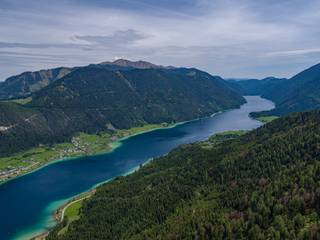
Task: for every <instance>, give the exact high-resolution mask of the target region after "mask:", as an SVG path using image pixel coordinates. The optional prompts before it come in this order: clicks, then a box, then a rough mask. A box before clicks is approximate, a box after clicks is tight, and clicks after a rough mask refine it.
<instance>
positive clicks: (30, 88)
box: [0, 67, 71, 99]
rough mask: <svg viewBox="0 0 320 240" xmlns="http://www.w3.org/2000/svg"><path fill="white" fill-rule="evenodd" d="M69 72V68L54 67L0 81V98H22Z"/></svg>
mask: <svg viewBox="0 0 320 240" xmlns="http://www.w3.org/2000/svg"><path fill="white" fill-rule="evenodd" d="M70 72H71V69H70V68H64V67H60V68H54V69H48V70H40V71H36V72H24V73H21V74H20V75H17V76H12V77H9V78H7V79H6V80H5V81H4V82H0V99H13V98H24V97H27V96H30V95H31V94H32V93H34V92H36V91H39V90H40V89H42V88H44V87H46V86H48V85H49V84H50V83H52V82H54V81H55V80H57V79H59V78H61V77H64V76H65V75H67V74H68V73H70Z"/></svg>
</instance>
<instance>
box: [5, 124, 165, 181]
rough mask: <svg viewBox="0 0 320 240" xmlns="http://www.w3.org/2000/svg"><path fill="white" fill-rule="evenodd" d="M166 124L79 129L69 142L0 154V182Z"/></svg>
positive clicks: (104, 149)
mask: <svg viewBox="0 0 320 240" xmlns="http://www.w3.org/2000/svg"><path fill="white" fill-rule="evenodd" d="M168 126H169V124H166V123H163V124H150V125H145V126H141V127H135V128H131V129H123V130H114V131H112V132H111V131H110V132H100V133H98V134H87V133H79V134H77V135H76V136H74V137H73V139H72V141H71V142H66V143H59V144H53V145H44V146H39V147H36V148H32V149H30V150H28V151H24V152H20V153H17V154H15V155H13V156H10V157H3V158H0V183H1V182H4V181H6V180H8V179H10V178H13V177H16V176H19V175H22V174H25V173H28V172H30V171H32V170H34V169H36V168H39V167H41V166H43V165H45V164H48V163H50V162H52V161H54V160H57V159H63V158H68V157H78V156H84V155H95V154H98V153H104V152H108V151H111V150H112V148H113V147H114V145H113V143H115V142H117V140H119V139H121V138H124V137H129V136H132V135H135V134H139V133H142V132H146V131H150V130H154V129H157V128H164V127H168Z"/></svg>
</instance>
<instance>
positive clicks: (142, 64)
mask: <svg viewBox="0 0 320 240" xmlns="http://www.w3.org/2000/svg"><path fill="white" fill-rule="evenodd" d="M101 65H113V66H119V67H128V68H137V69H149V68H153V69H160V68H164V69H172V68H174V67H170V66H161V65H156V64H153V63H150V62H146V61H130V60H126V59H118V60H116V61H114V62H103V63H101Z"/></svg>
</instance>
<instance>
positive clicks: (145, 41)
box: [0, 0, 320, 80]
mask: <svg viewBox="0 0 320 240" xmlns="http://www.w3.org/2000/svg"><path fill="white" fill-rule="evenodd" d="M0 23H1V24H0V33H1V34H0V80H4V79H5V78H6V77H8V76H10V75H13V74H18V73H20V72H23V71H27V70H39V69H45V68H52V67H57V66H79V65H86V64H89V63H98V62H103V61H108V60H109V61H110V60H114V59H117V58H127V59H131V60H140V59H142V60H147V61H151V62H154V63H157V64H162V65H174V66H186V67H197V68H200V69H203V70H206V71H208V72H210V73H212V74H214V75H221V76H223V77H240V78H244V77H258V78H263V77H266V76H271V75H273V76H278V77H290V76H292V75H293V74H295V73H297V72H299V71H301V70H303V69H304V68H307V67H309V66H311V65H313V64H316V63H318V62H320V60H319V59H320V41H319V39H320V27H319V23H320V1H319V0H308V1H301V0H299V1H298V0H290V1H289V0H281V1H276V0H197V1H196V0H170V1H169V0H161V1H159V0H113V1H108V0H105V1H102V0H69V1H68V0H56V1H46V0H41V1H39V0H24V1H22V0H0Z"/></svg>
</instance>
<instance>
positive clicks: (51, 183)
mask: <svg viewBox="0 0 320 240" xmlns="http://www.w3.org/2000/svg"><path fill="white" fill-rule="evenodd" d="M245 98H246V100H247V103H246V104H244V105H242V106H241V108H240V109H233V110H229V111H226V112H223V113H219V114H216V115H214V116H211V117H208V118H203V119H198V120H194V121H190V122H186V123H183V124H180V125H177V126H175V127H173V128H167V129H159V130H154V131H151V132H147V133H143V134H140V135H136V136H133V137H130V138H128V139H125V140H123V141H121V145H120V146H119V147H118V148H116V149H115V150H114V151H112V152H110V153H106V154H102V155H97V156H91V157H80V158H76V159H72V160H66V161H60V162H56V163H53V164H51V165H48V166H46V167H44V168H41V169H39V170H38V171H35V172H32V173H30V174H27V175H25V176H22V177H20V178H16V179H14V180H12V181H9V182H7V183H5V184H3V185H1V186H0V213H1V218H0V239H1V240H12V239H28V238H29V237H32V236H34V235H37V234H39V233H41V232H43V231H44V230H46V229H48V228H50V227H52V226H53V225H54V224H55V221H54V219H53V216H52V215H53V213H54V211H55V210H56V209H57V208H58V207H59V206H60V205H62V204H63V203H65V202H66V201H67V200H68V199H70V198H71V197H73V196H75V195H77V194H79V193H82V192H84V191H87V190H89V189H90V188H92V187H94V186H95V185H96V184H99V183H101V182H104V181H106V180H108V179H112V178H114V177H116V176H119V175H123V174H126V173H128V172H130V171H132V170H133V169H135V168H136V167H137V166H139V165H140V164H143V163H145V162H147V161H148V159H150V158H154V157H157V156H160V155H163V154H166V153H168V152H169V151H170V150H172V149H173V148H175V147H177V146H178V145H180V144H185V143H191V142H195V141H201V140H205V139H207V138H208V137H209V136H211V135H212V134H214V133H218V132H223V131H227V130H250V129H254V128H257V127H259V126H261V125H262V123H261V122H259V121H256V120H254V119H252V118H250V117H249V113H250V112H255V111H263V110H270V109H272V108H273V107H274V104H273V103H272V102H270V101H268V100H266V99H263V98H261V97H258V96H248V97H245Z"/></svg>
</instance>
